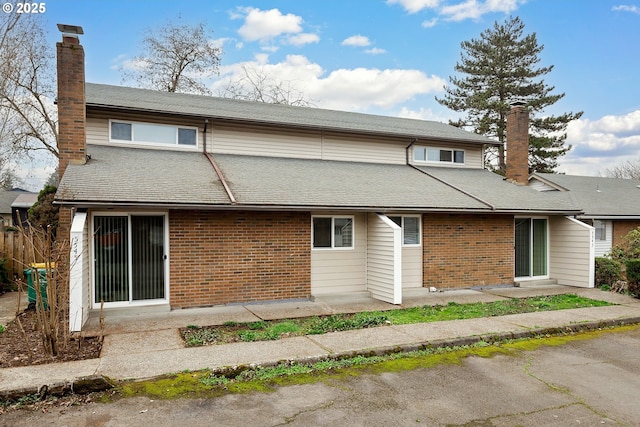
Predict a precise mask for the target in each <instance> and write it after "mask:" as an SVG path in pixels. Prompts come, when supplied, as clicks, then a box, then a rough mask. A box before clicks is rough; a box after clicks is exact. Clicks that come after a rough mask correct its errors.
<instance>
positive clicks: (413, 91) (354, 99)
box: [212, 55, 445, 112]
mask: <svg viewBox="0 0 640 427" xmlns="http://www.w3.org/2000/svg"><path fill="white" fill-rule="evenodd" d="M243 66H244V67H247V68H252V67H256V68H259V69H260V71H261V73H262V74H264V75H267V76H275V77H276V78H277V79H278V80H280V81H283V82H288V83H291V84H292V86H293V87H294V88H295V90H297V91H300V92H302V93H303V94H304V97H305V98H306V99H308V100H310V101H311V102H312V103H313V105H314V106H316V107H319V108H330V109H336V110H346V111H360V112H367V111H371V110H372V109H383V110H385V111H387V112H388V110H390V109H392V108H394V107H398V106H399V105H400V104H402V103H403V102H406V101H409V100H411V99H412V98H414V97H416V96H419V95H424V94H428V93H436V92H440V91H441V90H442V87H443V86H444V84H445V80H444V79H443V78H441V77H438V76H433V75H432V76H428V75H426V74H425V73H423V72H422V71H419V70H410V69H386V70H379V69H375V68H354V69H346V68H341V69H337V70H334V71H332V72H330V73H329V74H326V72H325V70H324V69H323V68H322V67H321V66H320V65H319V64H317V63H313V62H311V61H309V59H308V58H307V57H305V56H303V55H288V56H287V57H286V59H285V60H284V61H282V62H279V63H275V64H270V63H268V58H267V56H266V55H261V56H257V57H256V59H255V60H254V61H249V62H244V63H237V64H232V65H228V66H223V67H220V75H221V78H220V79H219V80H218V81H216V82H215V83H214V84H213V85H212V90H213V91H214V92H216V91H217V89H220V88H222V87H224V86H225V84H226V83H227V82H228V81H229V80H230V79H234V80H237V79H238V78H240V77H242V76H243V71H242V67H243Z"/></svg>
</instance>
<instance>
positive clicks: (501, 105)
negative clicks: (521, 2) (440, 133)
mask: <svg viewBox="0 0 640 427" xmlns="http://www.w3.org/2000/svg"><path fill="white" fill-rule="evenodd" d="M523 32H524V23H523V22H522V21H521V20H520V18H518V17H515V18H514V17H510V18H509V19H507V20H506V21H505V22H504V23H503V24H498V22H495V23H494V25H493V28H489V29H487V30H485V31H483V32H482V33H481V34H480V39H471V41H464V42H462V44H461V46H462V50H463V52H462V54H461V60H460V61H459V62H458V63H457V64H456V66H455V71H457V72H458V73H461V74H462V76H461V77H454V76H452V77H450V78H449V80H450V83H451V84H450V86H448V87H445V92H446V93H445V95H444V97H443V98H442V99H440V98H437V97H436V101H438V102H439V103H440V104H442V105H444V106H446V107H448V108H450V109H452V110H454V111H457V112H464V113H466V117H464V118H462V119H460V120H458V121H456V122H451V124H452V125H454V126H458V127H466V128H469V129H471V130H473V131H474V132H476V133H478V134H481V135H485V136H488V137H492V138H495V139H497V140H498V141H500V142H502V143H505V142H508V141H506V139H507V138H506V127H507V124H506V117H507V113H508V112H509V110H510V108H511V107H510V105H509V104H510V103H511V102H512V101H514V100H518V101H524V102H525V103H526V105H527V106H528V108H529V110H530V113H531V119H530V130H529V133H530V137H529V170H530V171H536V172H554V169H555V168H556V167H557V166H558V158H559V157H561V156H563V155H564V154H566V153H567V152H568V151H569V150H570V149H571V146H567V145H566V144H565V140H566V138H567V134H566V128H567V124H568V123H569V122H570V121H571V120H575V119H578V118H580V116H582V112H578V113H564V114H561V115H558V116H551V115H544V114H543V111H544V109H545V108H546V107H548V106H550V105H553V104H555V103H556V102H557V101H559V100H560V99H562V98H563V97H564V93H560V94H553V93H552V92H553V90H554V89H555V87H553V86H548V85H547V84H545V82H544V80H543V79H542V77H543V76H545V75H546V74H548V73H550V72H551V70H553V65H552V66H549V67H540V66H539V62H540V58H539V57H538V55H539V54H540V52H542V49H543V48H544V46H542V45H539V44H538V41H537V39H536V34H535V33H533V34H529V35H526V36H525V35H523ZM505 147H506V149H507V150H508V146H506V145H505ZM496 157H497V162H496ZM485 163H486V164H487V165H488V166H489V167H491V168H494V169H496V172H498V173H501V174H504V172H505V169H506V163H505V152H504V149H503V148H502V147H500V148H499V149H498V150H497V152H496V150H493V151H492V150H488V151H487V156H486V158H485ZM496 163H497V164H496Z"/></svg>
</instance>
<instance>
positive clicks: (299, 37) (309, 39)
mask: <svg viewBox="0 0 640 427" xmlns="http://www.w3.org/2000/svg"><path fill="white" fill-rule="evenodd" d="M319 41H320V37H319V36H318V35H317V34H312V33H300V34H295V35H292V36H289V37H287V43H288V44H292V45H294V46H302V45H305V44H309V43H318V42H319Z"/></svg>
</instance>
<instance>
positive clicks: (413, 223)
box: [389, 216, 420, 246]
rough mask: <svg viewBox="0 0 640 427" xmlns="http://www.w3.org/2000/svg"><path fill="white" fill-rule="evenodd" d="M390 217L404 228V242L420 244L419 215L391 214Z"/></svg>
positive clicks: (413, 244) (414, 244)
mask: <svg viewBox="0 0 640 427" xmlns="http://www.w3.org/2000/svg"><path fill="white" fill-rule="evenodd" d="M389 219H390V220H391V221H393V222H395V223H396V224H398V225H399V226H400V228H402V243H403V244H404V245H405V246H417V245H420V217H419V216H389Z"/></svg>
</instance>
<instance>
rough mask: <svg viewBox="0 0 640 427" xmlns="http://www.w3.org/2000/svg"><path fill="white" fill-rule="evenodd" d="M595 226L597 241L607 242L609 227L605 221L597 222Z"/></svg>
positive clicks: (594, 222)
mask: <svg viewBox="0 0 640 427" xmlns="http://www.w3.org/2000/svg"><path fill="white" fill-rule="evenodd" d="M593 226H594V227H595V228H596V240H607V226H606V224H605V222H604V221H599V220H597V219H596V220H595V221H593Z"/></svg>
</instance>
